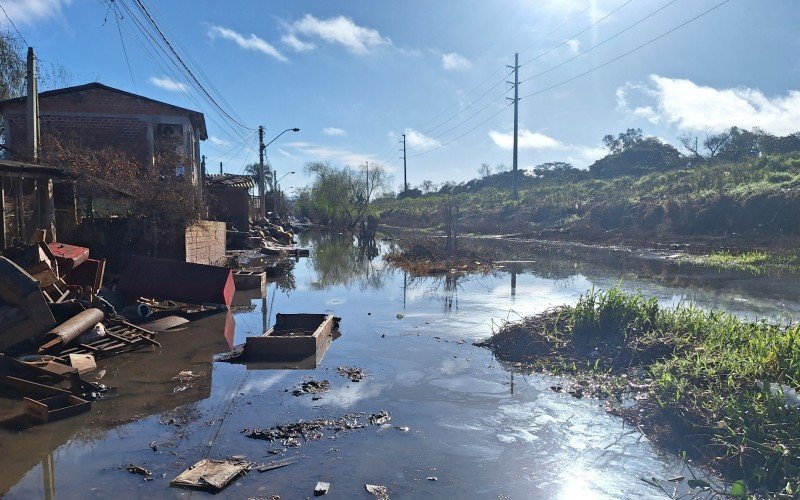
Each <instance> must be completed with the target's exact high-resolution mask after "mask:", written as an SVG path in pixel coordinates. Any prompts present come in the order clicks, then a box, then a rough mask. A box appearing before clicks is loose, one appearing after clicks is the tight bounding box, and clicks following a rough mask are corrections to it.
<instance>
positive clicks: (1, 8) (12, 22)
mask: <svg viewBox="0 0 800 500" xmlns="http://www.w3.org/2000/svg"><path fill="white" fill-rule="evenodd" d="M0 10H2V11H3V14H4V15H5V16H6V19H8V22H9V23H11V27H12V28H14V31H16V32H17V36H19V37H20V39H21V40H22V41H23V42H25V45H27V46H28V47H30V46H31V44H29V43H28V41H27V40H25V37H24V36H22V33H20V31H19V30H18V29H17V25H16V24H14V21H12V20H11V18H10V17H8V12H6V9H5V7H3V4H1V3H0Z"/></svg>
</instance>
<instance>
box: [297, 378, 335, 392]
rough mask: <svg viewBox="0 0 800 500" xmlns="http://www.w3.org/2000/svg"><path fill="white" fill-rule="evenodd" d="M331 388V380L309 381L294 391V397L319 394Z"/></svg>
mask: <svg viewBox="0 0 800 500" xmlns="http://www.w3.org/2000/svg"><path fill="white" fill-rule="evenodd" d="M330 388H331V381H330V380H309V381H307V382H303V383H302V384H300V387H298V388H297V389H295V390H293V391H292V395H294V396H302V395H303V394H319V393H322V392H325V391H327V390H328V389H330Z"/></svg>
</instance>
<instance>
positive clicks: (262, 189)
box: [258, 125, 267, 219]
mask: <svg viewBox="0 0 800 500" xmlns="http://www.w3.org/2000/svg"><path fill="white" fill-rule="evenodd" d="M265 149H267V148H266V146H264V126H263V125H259V126H258V204H259V213H260V214H261V218H262V219H264V218H266V216H267V212H266V208H267V207H266V205H267V187H266V184H264V150H265Z"/></svg>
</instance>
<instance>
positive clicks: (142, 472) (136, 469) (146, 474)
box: [125, 464, 153, 481]
mask: <svg viewBox="0 0 800 500" xmlns="http://www.w3.org/2000/svg"><path fill="white" fill-rule="evenodd" d="M125 470H127V471H128V472H130V473H131V474H137V475H139V476H142V477H143V478H144V480H145V481H152V480H153V474H152V473H151V472H150V471H149V470H147V469H145V468H144V467H141V466H139V465H134V464H130V465H129V466H127V467H125Z"/></svg>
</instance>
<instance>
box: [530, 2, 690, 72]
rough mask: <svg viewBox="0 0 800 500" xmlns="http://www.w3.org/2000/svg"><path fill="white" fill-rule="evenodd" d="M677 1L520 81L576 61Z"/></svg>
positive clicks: (668, 3)
mask: <svg viewBox="0 0 800 500" xmlns="http://www.w3.org/2000/svg"><path fill="white" fill-rule="evenodd" d="M677 1H678V0H671V1H669V2H667V3H666V4H664V5H662V6H661V7H659V8H658V9H656V10H654V11H653V12H651V13H650V14H648V15H646V16H644V17H643V18H641V19H639V20H638V21H636V22H635V23H633V24H631V25H629V26H628V27H626V28H625V29H623V30H622V31H618V32H617V33H615V34H613V35H611V36H610V37H608V38H606V39H605V40H603V41H602V42H600V43H598V44H596V45H594V46H592V47H589V48H588V49H586V50H584V51H583V52H581V53H579V54H575V55H574V56H573V57H570V58H569V59H567V60H566V61H562V62H560V63H558V64H556V65H555V66H551V67H549V68H547V69H546V70H544V71H541V72H539V73H537V74H535V75H533V76H529V77H528V78H525V79H524V80H522V81H520V83H524V82H527V81H529V80H533V79H534V78H538V77H540V76H542V75H546V74H547V73H549V72H551V71H553V70H555V69H558V68H560V67H561V66H564V65H565V64H569V63H570V62H572V61H574V60H575V59H577V58H579V57H582V56H585V55H586V54H588V53H589V52H591V51H593V50H594V49H596V48H597V47H600V46H601V45H604V44H606V43H608V42H610V41H611V40H613V39H615V38H616V37H618V36H620V35H622V34H623V33H625V32H627V31H630V30H632V29H633V28H635V27H636V26H638V25H640V24H641V23H643V22H645V21H646V20H648V19H650V18H651V17H653V16H655V15H656V14H658V13H659V12H661V11H662V10H664V9H666V8H667V7H669V6H670V5H672V4H674V3H675V2H677Z"/></svg>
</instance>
